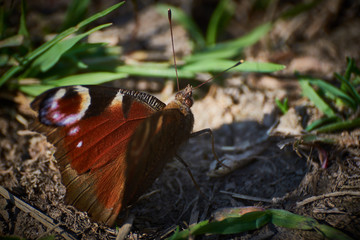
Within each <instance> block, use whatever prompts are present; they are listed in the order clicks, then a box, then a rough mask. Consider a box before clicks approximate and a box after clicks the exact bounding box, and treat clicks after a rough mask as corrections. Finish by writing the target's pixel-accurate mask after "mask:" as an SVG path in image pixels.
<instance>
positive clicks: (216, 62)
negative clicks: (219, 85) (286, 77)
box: [181, 59, 285, 73]
mask: <svg viewBox="0 0 360 240" xmlns="http://www.w3.org/2000/svg"><path fill="white" fill-rule="evenodd" d="M236 63H237V61H232V60H225V59H208V61H205V62H190V63H188V64H186V65H184V66H183V67H181V70H185V71H189V72H194V73H199V72H221V71H223V70H224V69H227V68H228V67H229V66H232V65H234V64H236ZM284 68H285V66H284V65H279V64H275V63H266V62H246V61H245V62H243V63H242V64H241V65H239V66H237V67H236V68H234V69H232V70H230V71H232V72H261V73H269V72H276V71H279V70H282V69H284Z"/></svg>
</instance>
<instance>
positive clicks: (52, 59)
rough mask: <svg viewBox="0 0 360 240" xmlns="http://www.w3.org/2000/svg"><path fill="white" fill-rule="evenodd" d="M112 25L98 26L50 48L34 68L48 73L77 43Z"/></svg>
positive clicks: (35, 62) (38, 59)
mask: <svg viewBox="0 0 360 240" xmlns="http://www.w3.org/2000/svg"><path fill="white" fill-rule="evenodd" d="M110 25H111V23H108V24H103V25H100V26H97V27H95V28H93V29H91V30H89V31H87V32H86V33H83V34H80V35H77V36H75V37H72V38H68V39H65V40H63V41H61V42H59V43H58V44H55V45H54V46H53V47H52V48H50V49H49V50H48V51H47V52H46V53H44V54H43V55H41V56H40V57H39V58H37V59H36V60H35V61H34V62H33V64H32V66H31V67H32V68H37V67H39V68H40V70H41V71H42V72H46V71H48V70H49V69H50V68H51V67H53V66H54V65H55V64H56V63H57V62H58V61H59V59H60V57H61V56H62V55H63V54H64V53H65V52H66V51H68V50H69V49H70V48H72V47H73V46H74V45H75V44H76V43H77V42H79V41H80V40H81V39H83V38H85V37H86V36H88V35H90V34H91V33H93V32H96V31H98V30H100V29H102V28H105V27H108V26H110Z"/></svg>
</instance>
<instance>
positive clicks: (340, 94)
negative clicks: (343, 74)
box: [309, 79, 356, 109]
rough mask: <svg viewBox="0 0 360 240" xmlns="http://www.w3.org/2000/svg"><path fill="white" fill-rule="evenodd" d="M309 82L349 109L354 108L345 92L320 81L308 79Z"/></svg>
mask: <svg viewBox="0 0 360 240" xmlns="http://www.w3.org/2000/svg"><path fill="white" fill-rule="evenodd" d="M309 81H310V83H311V84H313V85H316V86H318V87H319V88H321V89H322V90H324V91H325V92H327V93H330V94H332V95H333V96H335V97H338V98H341V99H342V100H343V101H344V102H345V103H346V105H348V106H349V107H351V108H353V109H355V108H356V102H355V101H354V100H353V99H352V98H351V97H350V96H349V95H347V94H346V93H345V92H343V91H341V90H340V89H339V88H336V87H334V86H333V85H331V84H329V83H327V82H325V81H323V80H321V79H309Z"/></svg>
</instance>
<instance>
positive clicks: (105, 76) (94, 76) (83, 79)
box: [46, 72, 128, 87]
mask: <svg viewBox="0 0 360 240" xmlns="http://www.w3.org/2000/svg"><path fill="white" fill-rule="evenodd" d="M127 76H128V75H127V74H125V73H111V72H94V73H83V74H77V75H72V76H68V77H64V78H61V79H57V80H51V81H47V82H46V84H48V85H53V86H57V87H60V86H66V85H95V84H101V83H105V82H109V81H113V80H116V79H121V78H125V77H127Z"/></svg>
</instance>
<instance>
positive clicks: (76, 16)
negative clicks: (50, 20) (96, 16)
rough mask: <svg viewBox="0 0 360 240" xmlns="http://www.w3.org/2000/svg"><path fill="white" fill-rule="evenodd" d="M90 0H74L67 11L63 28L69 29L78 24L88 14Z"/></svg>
mask: <svg viewBox="0 0 360 240" xmlns="http://www.w3.org/2000/svg"><path fill="white" fill-rule="evenodd" d="M89 3H90V0H73V1H71V2H70V5H69V7H68V9H67V11H66V16H65V20H64V23H63V25H62V28H61V29H63V30H64V29H67V28H69V27H73V26H75V25H76V24H78V23H79V22H80V21H81V20H83V19H84V18H85V16H86V13H87V9H88V6H89Z"/></svg>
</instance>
